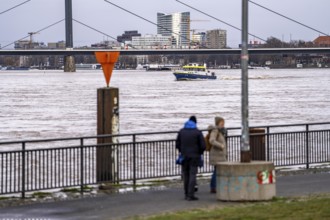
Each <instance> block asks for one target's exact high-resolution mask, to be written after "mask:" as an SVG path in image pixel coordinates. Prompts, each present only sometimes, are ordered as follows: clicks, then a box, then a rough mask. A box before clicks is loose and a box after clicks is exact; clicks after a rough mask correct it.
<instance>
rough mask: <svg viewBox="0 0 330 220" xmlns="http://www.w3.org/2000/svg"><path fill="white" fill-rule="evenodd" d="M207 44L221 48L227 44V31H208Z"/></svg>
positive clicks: (210, 46) (214, 47)
mask: <svg viewBox="0 0 330 220" xmlns="http://www.w3.org/2000/svg"><path fill="white" fill-rule="evenodd" d="M206 46H207V47H208V48H211V49H221V48H225V47H226V46H227V31H226V30H221V29H215V30H210V31H207V32H206Z"/></svg>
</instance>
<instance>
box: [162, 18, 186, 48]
mask: <svg viewBox="0 0 330 220" xmlns="http://www.w3.org/2000/svg"><path fill="white" fill-rule="evenodd" d="M157 25H158V28H157V34H160V35H163V36H168V37H170V36H171V37H172V39H173V40H172V45H174V46H176V47H185V46H189V45H190V12H178V13H173V14H164V13H157Z"/></svg>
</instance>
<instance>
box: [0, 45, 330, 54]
mask: <svg viewBox="0 0 330 220" xmlns="http://www.w3.org/2000/svg"><path fill="white" fill-rule="evenodd" d="M117 51H119V52H120V54H121V55H193V54H201V55H202V54H207V55H240V53H241V49H240V48H237V49H159V50H158V49H149V50H146V49H141V50H137V49H127V50H125V49H123V50H109V49H70V50H64V49H62V50H52V49H41V50H40V49H39V50H0V55H18V56H20V55H65V56H72V55H94V53H95V52H117ZM249 54H250V55H267V54H330V48H326V47H320V48H250V49H249Z"/></svg>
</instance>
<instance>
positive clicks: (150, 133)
mask: <svg viewBox="0 0 330 220" xmlns="http://www.w3.org/2000/svg"><path fill="white" fill-rule="evenodd" d="M327 124H329V125H330V122H320V123H317V122H316V123H308V124H307V123H305V124H280V125H260V126H250V128H267V127H269V128H276V127H298V126H305V125H310V126H313V125H327ZM239 129H241V128H240V127H232V128H227V130H239ZM201 131H207V129H203V130H201ZM175 133H178V131H160V132H145V133H142V132H141V133H127V134H114V135H99V136H97V135H96V136H81V137H69V138H51V139H35V140H31V139H30V140H20V141H4V142H0V145H4V144H20V143H22V142H26V143H42V142H57V141H74V140H80V139H81V138H83V139H96V138H111V137H129V136H133V135H136V136H141V135H157V134H175Z"/></svg>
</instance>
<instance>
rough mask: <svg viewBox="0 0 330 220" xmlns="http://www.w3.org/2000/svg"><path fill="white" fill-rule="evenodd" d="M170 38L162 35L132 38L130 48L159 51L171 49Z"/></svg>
mask: <svg viewBox="0 0 330 220" xmlns="http://www.w3.org/2000/svg"><path fill="white" fill-rule="evenodd" d="M171 44H172V37H171V36H163V35H159V34H158V35H145V36H143V37H132V46H133V47H134V48H139V49H152V48H154V49H160V48H167V47H171Z"/></svg>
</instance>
